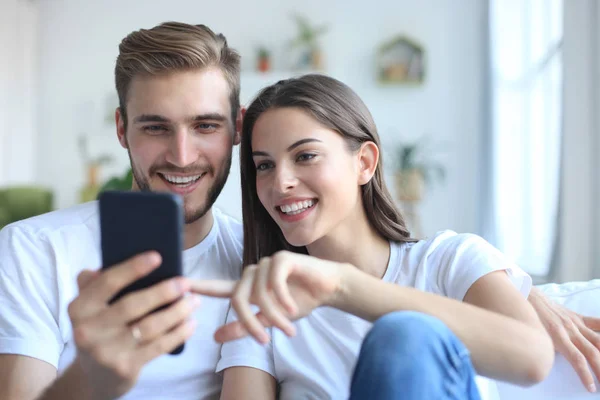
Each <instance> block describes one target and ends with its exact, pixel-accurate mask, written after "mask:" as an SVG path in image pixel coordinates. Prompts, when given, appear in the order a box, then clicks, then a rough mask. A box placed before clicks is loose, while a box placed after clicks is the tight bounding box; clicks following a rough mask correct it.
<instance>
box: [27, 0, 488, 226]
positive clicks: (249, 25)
mask: <svg viewBox="0 0 600 400" xmlns="http://www.w3.org/2000/svg"><path fill="white" fill-rule="evenodd" d="M167 4H168V5H167ZM39 5H40V48H41V53H40V65H41V66H42V68H41V75H40V83H41V86H40V121H41V123H40V128H41V129H40V130H39V131H38V146H37V149H38V152H37V155H38V164H37V178H38V179H39V180H41V181H42V182H44V183H47V184H49V185H52V186H53V187H55V188H56V191H57V193H56V195H57V200H58V205H59V206H60V207H65V206H69V205H72V204H74V203H75V202H76V200H77V195H76V192H77V190H78V188H79V187H80V186H81V185H82V183H83V182H84V179H85V177H84V171H83V168H82V165H83V164H82V160H81V159H80V157H79V154H78V151H77V145H76V136H77V134H79V133H80V132H83V131H86V132H87V133H88V134H90V135H92V143H93V145H94V151H95V152H104V151H110V152H113V153H114V154H116V155H117V156H118V160H119V161H118V163H117V164H115V165H113V166H111V167H110V168H106V169H105V174H109V173H114V172H116V171H118V172H120V171H121V170H122V169H124V168H125V166H126V165H127V156H126V153H125V152H124V151H123V150H122V149H121V148H120V147H119V146H118V144H117V141H116V139H115V137H114V136H115V134H114V128H113V127H112V126H111V125H109V124H106V123H105V122H104V112H105V108H106V98H107V96H109V95H110V94H112V93H113V92H114V86H113V85H114V84H113V69H114V61H115V58H116V56H117V45H118V43H119V42H120V40H121V39H122V38H123V37H124V36H125V35H126V34H128V33H129V32H131V31H133V30H137V29H139V28H142V27H145V28H149V27H151V26H154V25H155V24H158V23H160V22H163V21H166V20H180V21H184V22H191V23H205V24H207V25H209V26H211V27H212V28H213V29H214V30H216V31H218V32H223V33H225V34H226V36H227V38H228V41H229V43H230V44H231V45H232V47H235V48H237V49H238V50H239V51H240V53H241V54H242V59H243V60H244V61H243V67H244V68H245V69H252V64H253V62H254V52H255V48H256V46H257V45H258V44H266V45H271V46H272V47H273V49H274V50H275V54H274V64H275V67H279V66H280V65H277V64H278V63H280V62H281V61H282V60H283V59H284V54H285V53H284V51H283V49H284V46H285V43H286V42H287V41H288V40H289V39H290V38H291V37H292V36H293V35H294V34H295V27H294V25H293V23H292V20H291V19H290V14H291V12H292V11H298V12H301V13H303V14H305V15H308V16H309V17H310V18H311V19H312V20H313V21H314V22H315V23H328V24H329V25H330V31H329V33H328V34H327V35H326V36H325V37H324V38H323V42H322V43H323V47H324V50H325V54H326V65H327V72H328V73H329V74H332V75H334V76H336V77H337V78H339V79H342V80H343V81H345V82H346V83H348V84H349V85H350V86H352V87H353V88H354V89H355V90H356V91H357V92H358V93H359V94H360V95H361V96H362V97H363V99H364V100H365V102H366V103H367V105H368V106H369V107H370V109H371V111H372V113H373V115H374V117H375V120H376V122H377V123H378V126H379V129H380V134H381V136H382V140H383V143H384V146H383V148H384V151H386V150H388V149H389V148H390V146H391V145H393V144H394V141H395V140H396V138H397V137H405V138H414V137H416V136H419V135H421V134H429V135H431V136H433V137H434V140H435V141H437V142H440V143H444V144H445V148H446V150H447V151H446V154H445V156H444V161H445V163H446V165H447V167H448V179H447V181H446V184H445V185H444V186H443V187H440V186H438V187H437V188H436V189H434V190H433V192H432V193H431V196H430V197H429V198H428V199H427V201H426V202H425V203H424V205H423V209H422V212H423V224H424V232H425V233H426V234H431V233H432V232H434V231H436V230H438V229H443V228H452V229H455V230H458V231H471V232H473V231H477V227H478V202H479V198H480V194H479V187H478V183H479V179H480V175H479V174H480V172H479V171H480V167H479V166H480V160H479V157H480V155H479V149H480V129H481V127H482V125H483V124H482V106H481V104H480V103H481V102H480V99H481V90H482V85H481V83H482V79H483V78H482V74H483V46H484V44H483V40H484V35H482V30H483V29H484V23H483V21H484V19H485V17H486V16H485V15H484V7H483V5H482V3H481V2H480V1H479V0H460V1H459V0H453V1H450V0H444V1H440V0H427V1H421V2H412V1H408V0H389V1H379V2H376V3H365V2H364V1H361V0H349V1H343V2H342V1H331V2H323V1H320V0H306V1H303V2H301V3H300V4H297V5H294V6H292V5H291V3H288V2H282V1H277V0H256V1H253V2H246V1H244V2H242V1H237V2H231V1H229V2H198V1H194V0H172V1H170V2H168V3H165V2H164V1H158V0H148V1H142V0H130V1H117V0H106V1H105V0H103V1H94V2H90V1H85V2H82V1H79V0H53V1H43V2H40V3H39ZM399 33H407V34H410V35H412V36H414V37H415V38H417V39H418V40H420V41H422V43H423V44H424V46H425V47H426V49H427V51H428V57H429V58H428V61H429V67H428V70H427V81H426V84H425V85H424V86H423V87H417V88H401V87H399V88H398V87H378V86H377V84H376V83H375V79H374V75H375V72H374V55H375V52H376V50H377V48H378V46H379V45H380V44H381V43H382V41H385V40H386V39H388V38H390V37H391V36H394V35H396V34H399ZM244 82H246V83H247V84H249V82H250V79H248V78H244V80H243V81H242V86H243V87H244ZM257 89H258V88H252V92H254V91H255V90H257ZM249 91H250V90H249V89H248V88H247V87H246V90H245V91H244V93H245V95H247V93H248V92H249ZM388 158H389V157H388ZM232 175H234V176H233V177H232V178H231V179H230V181H229V183H228V185H227V187H226V189H225V192H224V193H223V194H222V196H221V198H220V200H219V204H220V205H222V206H224V207H225V208H226V209H227V210H229V211H230V212H232V213H233V214H235V215H239V197H238V196H239V194H238V193H239V177H237V175H238V170H237V163H236V164H234V166H233V168H232ZM390 182H391V180H390Z"/></svg>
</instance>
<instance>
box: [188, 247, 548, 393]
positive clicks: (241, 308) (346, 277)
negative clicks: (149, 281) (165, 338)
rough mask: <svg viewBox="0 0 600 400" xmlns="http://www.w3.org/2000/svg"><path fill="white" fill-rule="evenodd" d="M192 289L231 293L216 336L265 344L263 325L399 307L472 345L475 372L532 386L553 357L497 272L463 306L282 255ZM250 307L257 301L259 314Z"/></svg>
mask: <svg viewBox="0 0 600 400" xmlns="http://www.w3.org/2000/svg"><path fill="white" fill-rule="evenodd" d="M192 290H193V291H196V292H198V293H201V294H207V295H216V296H226V297H229V296H230V297H231V298H232V306H233V307H234V308H235V310H236V312H237V315H238V318H239V321H236V322H234V323H231V324H227V325H225V326H224V327H222V328H221V329H219V330H218V331H217V332H216V334H215V337H216V338H217V340H220V341H229V340H235V339H237V338H239V337H243V336H246V335H248V334H251V335H252V336H254V337H255V338H256V339H257V340H259V341H261V342H263V343H264V342H266V341H267V340H268V337H266V333H265V330H264V327H265V326H268V325H273V326H276V327H278V328H280V329H282V330H283V331H284V332H286V333H287V334H288V335H293V334H294V327H293V325H292V324H291V322H290V320H292V319H298V318H301V317H303V316H305V315H307V314H308V313H310V312H311V311H312V310H313V309H314V308H316V307H319V306H322V305H328V306H332V307H335V308H338V309H340V310H343V311H346V312H348V313H351V314H353V315H356V316H358V317H361V318H364V319H366V320H370V321H375V320H376V319H378V318H379V317H381V316H383V315H385V314H388V313H390V312H393V311H403V310H406V311H408V310H411V311H417V312H422V313H425V314H429V315H432V316H434V317H436V318H438V319H440V320H441V321H442V322H444V323H445V324H446V325H447V326H448V327H449V328H450V329H451V330H452V331H453V332H454V334H455V335H456V336H457V337H458V338H459V339H460V340H461V341H462V342H463V343H464V345H465V346H466V347H467V348H468V349H469V351H470V352H471V358H472V361H473V364H474V366H475V368H476V370H477V372H478V373H480V374H482V375H485V376H488V377H491V378H495V379H500V380H505V381H508V382H513V383H516V384H521V385H527V384H533V383H537V382H539V381H541V380H543V379H544V378H545V376H546V375H547V374H548V373H549V371H550V369H551V367H552V363H553V360H554V350H553V347H552V342H551V340H550V337H549V336H548V335H547V333H546V332H545V330H544V329H543V327H542V326H541V324H540V322H539V320H538V319H537V316H536V315H535V313H534V311H533V309H532V308H531V305H529V303H528V302H527V301H526V299H525V298H523V296H522V295H521V294H520V293H519V292H518V291H517V290H516V289H515V288H514V286H513V285H512V283H511V282H510V281H509V279H508V276H507V275H506V273H505V272H500V271H499V272H495V273H490V274H488V275H486V276H484V277H482V278H480V279H479V280H477V281H476V282H475V283H474V284H473V285H472V286H471V288H470V289H469V291H468V292H467V294H466V297H465V301H466V303H463V302H460V301H457V300H453V299H450V298H447V297H443V296H440V295H436V294H432V293H426V292H423V291H420V290H417V289H413V288H409V287H402V286H398V285H397V284H393V283H387V282H383V281H381V280H380V279H377V278H375V277H373V276H371V275H368V274H365V273H364V272H362V271H360V270H359V269H357V268H356V267H354V266H351V265H349V264H340V263H335V262H331V261H326V260H321V259H317V258H314V257H309V256H306V255H302V254H295V253H289V252H280V253H277V254H276V255H275V256H273V257H271V258H265V259H263V260H261V263H260V264H259V265H258V266H249V267H246V268H245V271H244V274H243V277H242V280H241V281H240V282H239V283H238V282H222V281H221V282H216V281H196V282H194V283H193V284H192ZM469 303H471V304H469ZM250 304H256V305H257V306H259V308H260V310H261V311H260V313H259V314H258V315H255V314H254V313H253V312H252V310H251V308H250ZM482 307H483V308H482ZM484 308H486V309H484Z"/></svg>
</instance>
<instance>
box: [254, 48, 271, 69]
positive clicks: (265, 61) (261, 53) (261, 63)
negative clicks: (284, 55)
mask: <svg viewBox="0 0 600 400" xmlns="http://www.w3.org/2000/svg"><path fill="white" fill-rule="evenodd" d="M256 69H257V70H258V71H260V72H268V71H269V70H270V69H271V52H269V50H267V48H266V47H259V48H258V60H257V62H256Z"/></svg>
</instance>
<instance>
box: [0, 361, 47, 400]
mask: <svg viewBox="0 0 600 400" xmlns="http://www.w3.org/2000/svg"><path fill="white" fill-rule="evenodd" d="M55 379H56V368H54V366H52V365H50V364H48V363H46V362H44V361H40V360H37V359H35V358H31V357H25V356H19V355H13V354H0V399H3V400H33V399H36V398H38V396H39V395H41V394H42V392H43V391H44V390H45V389H46V388H47V387H48V386H49V385H50V384H51V383H52V382H53V381H54V380H55Z"/></svg>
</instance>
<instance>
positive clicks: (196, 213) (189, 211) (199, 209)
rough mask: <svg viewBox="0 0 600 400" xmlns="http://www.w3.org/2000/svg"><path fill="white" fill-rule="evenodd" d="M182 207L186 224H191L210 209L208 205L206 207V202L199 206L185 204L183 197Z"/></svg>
mask: <svg viewBox="0 0 600 400" xmlns="http://www.w3.org/2000/svg"><path fill="white" fill-rule="evenodd" d="M183 207H184V208H183V213H184V214H183V215H184V221H185V224H186V225H189V224H193V223H194V222H196V221H198V220H199V219H200V218H202V217H204V216H205V215H206V213H207V212H208V211H209V210H210V207H206V203H205V204H202V205H200V206H190V205H188V204H187V202H186V201H185V199H184V202H183Z"/></svg>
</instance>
